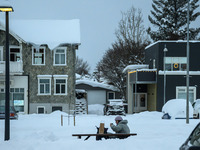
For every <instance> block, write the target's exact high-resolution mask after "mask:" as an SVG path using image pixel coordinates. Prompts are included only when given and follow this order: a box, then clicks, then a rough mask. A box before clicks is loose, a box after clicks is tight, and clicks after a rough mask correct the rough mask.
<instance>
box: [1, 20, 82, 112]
mask: <svg viewBox="0 0 200 150" xmlns="http://www.w3.org/2000/svg"><path fill="white" fill-rule="evenodd" d="M9 44H10V46H9V50H10V99H11V105H14V107H15V109H16V110H17V111H19V112H22V113H51V112H53V111H55V110H62V111H65V112H67V111H68V110H70V109H74V107H75V69H74V68H75V58H76V50H77V49H78V46H79V45H80V25H79V20H31V21H30V20H26V21H24V20H23V21H12V20H11V21H10V36H9ZM5 59H6V58H5V27H4V23H3V22H0V104H1V105H4V100H5Z"/></svg>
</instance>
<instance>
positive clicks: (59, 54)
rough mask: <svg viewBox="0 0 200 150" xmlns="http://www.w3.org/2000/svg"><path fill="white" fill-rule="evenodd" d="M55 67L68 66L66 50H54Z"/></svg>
mask: <svg viewBox="0 0 200 150" xmlns="http://www.w3.org/2000/svg"><path fill="white" fill-rule="evenodd" d="M54 65H66V48H58V49H55V50H54Z"/></svg>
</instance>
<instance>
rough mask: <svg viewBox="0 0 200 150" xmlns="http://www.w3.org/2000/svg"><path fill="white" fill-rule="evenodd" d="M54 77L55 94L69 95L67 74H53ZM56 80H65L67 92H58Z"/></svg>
mask: <svg viewBox="0 0 200 150" xmlns="http://www.w3.org/2000/svg"><path fill="white" fill-rule="evenodd" d="M53 77H54V95H67V78H68V76H67V75H53ZM56 80H65V93H56Z"/></svg>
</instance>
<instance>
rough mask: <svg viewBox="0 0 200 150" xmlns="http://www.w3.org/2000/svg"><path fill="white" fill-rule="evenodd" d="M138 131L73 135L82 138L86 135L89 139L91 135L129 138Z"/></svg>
mask: <svg viewBox="0 0 200 150" xmlns="http://www.w3.org/2000/svg"><path fill="white" fill-rule="evenodd" d="M136 135H137V134H136V133H129V134H125V133H115V134H114V133H113V134H112V133H108V134H72V136H77V137H78V139H81V137H82V136H86V138H85V140H88V139H89V138H90V137H91V136H95V137H96V136H101V137H109V136H111V137H113V136H114V137H117V138H127V137H129V136H136Z"/></svg>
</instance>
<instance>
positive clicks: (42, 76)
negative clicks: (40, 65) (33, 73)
mask: <svg viewBox="0 0 200 150" xmlns="http://www.w3.org/2000/svg"><path fill="white" fill-rule="evenodd" d="M37 77H38V95H51V78H52V76H51V75H38V76H37ZM40 79H48V80H49V93H40Z"/></svg>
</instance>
